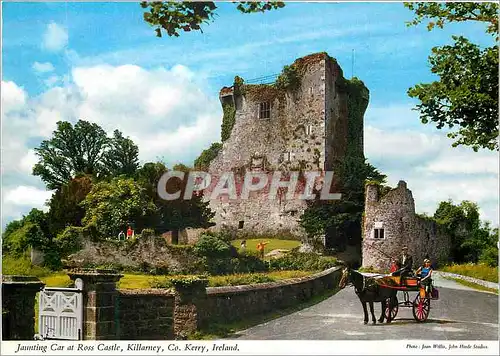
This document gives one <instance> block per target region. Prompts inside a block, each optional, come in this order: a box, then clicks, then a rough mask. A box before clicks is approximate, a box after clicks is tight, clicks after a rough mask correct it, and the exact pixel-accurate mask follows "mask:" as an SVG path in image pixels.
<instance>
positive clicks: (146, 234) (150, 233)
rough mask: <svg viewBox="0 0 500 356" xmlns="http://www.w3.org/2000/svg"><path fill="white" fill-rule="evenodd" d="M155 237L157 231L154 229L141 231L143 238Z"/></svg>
mask: <svg viewBox="0 0 500 356" xmlns="http://www.w3.org/2000/svg"><path fill="white" fill-rule="evenodd" d="M154 235H155V231H154V230H153V229H142V231H141V237H150V236H154Z"/></svg>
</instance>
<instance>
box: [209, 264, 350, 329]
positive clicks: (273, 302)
mask: <svg viewBox="0 0 500 356" xmlns="http://www.w3.org/2000/svg"><path fill="white" fill-rule="evenodd" d="M340 276H341V269H340V267H334V268H330V269H328V270H325V271H323V272H320V273H317V274H315V275H312V276H307V277H303V278H294V279H291V280H283V281H278V282H272V283H261V284H257V285H246V286H230V287H212V288H207V302H206V303H207V307H206V308H207V312H208V314H207V315H206V317H207V318H208V320H209V322H219V323H220V322H231V321H237V320H241V319H244V318H246V317H250V316H254V315H260V314H264V313H268V312H271V311H274V310H279V309H284V308H288V307H291V306H294V305H297V304H300V303H303V302H305V301H308V300H310V299H311V298H312V297H314V296H318V295H321V294H322V293H325V292H326V291H328V290H334V289H336V288H338V284H339V282H340Z"/></svg>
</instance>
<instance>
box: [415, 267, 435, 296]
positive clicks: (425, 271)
mask: <svg viewBox="0 0 500 356" xmlns="http://www.w3.org/2000/svg"><path fill="white" fill-rule="evenodd" d="M417 277H419V278H420V284H421V285H423V286H425V293H430V292H431V291H432V267H431V261H430V260H429V259H428V258H426V259H425V260H424V265H423V266H422V267H419V268H418V270H417Z"/></svg>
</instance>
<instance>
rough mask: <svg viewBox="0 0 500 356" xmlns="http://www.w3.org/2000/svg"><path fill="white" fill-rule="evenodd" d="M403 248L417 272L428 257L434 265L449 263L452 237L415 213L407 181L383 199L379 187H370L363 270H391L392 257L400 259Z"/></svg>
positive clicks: (366, 198) (364, 221)
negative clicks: (369, 268)
mask: <svg viewBox="0 0 500 356" xmlns="http://www.w3.org/2000/svg"><path fill="white" fill-rule="evenodd" d="M403 245H406V246H408V253H409V255H411V256H413V267H414V268H415V269H416V268H418V266H420V265H421V264H422V262H423V260H424V258H425V257H426V256H428V257H429V258H430V259H431V261H432V262H433V263H446V262H448V260H449V257H450V250H451V239H450V237H449V236H448V235H447V234H446V233H445V232H444V231H443V230H442V228H441V227H440V226H438V225H437V224H436V222H434V221H432V220H430V219H428V218H425V217H422V216H418V215H417V214H416V213H415V202H414V200H413V196H412V193H411V191H410V190H409V189H408V188H407V187H406V183H405V182H404V181H400V182H399V183H398V186H397V187H396V188H394V189H392V190H390V191H389V192H388V193H386V194H385V195H384V196H382V195H381V191H380V186H379V185H377V184H368V185H367V186H366V191H365V216H364V220H363V246H362V255H363V267H371V268H376V269H382V270H386V269H388V267H389V264H390V262H391V261H390V256H392V257H395V258H400V257H401V248H402V247H403Z"/></svg>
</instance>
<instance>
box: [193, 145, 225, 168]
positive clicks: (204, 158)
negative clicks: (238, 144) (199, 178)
mask: <svg viewBox="0 0 500 356" xmlns="http://www.w3.org/2000/svg"><path fill="white" fill-rule="evenodd" d="M221 149H222V143H220V142H214V143H212V145H210V147H209V148H207V149H206V150H203V152H201V154H200V156H199V157H198V158H197V159H195V161H194V167H195V168H196V169H199V170H203V171H204V170H208V167H210V162H212V161H213V160H214V159H215V157H217V155H218V154H219V152H220V150H221Z"/></svg>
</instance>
